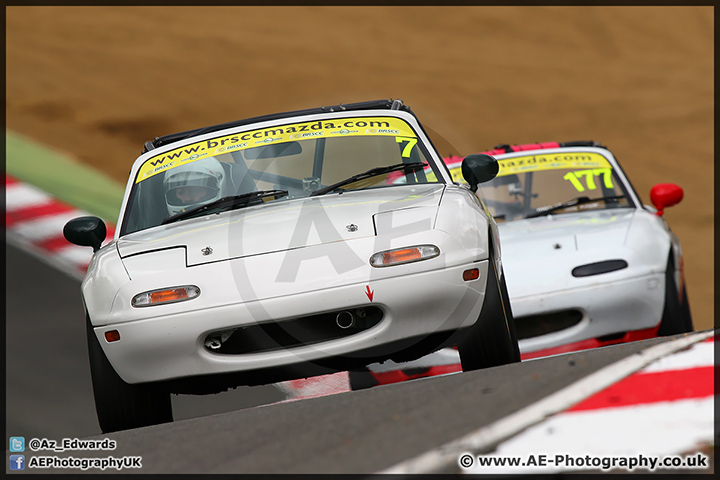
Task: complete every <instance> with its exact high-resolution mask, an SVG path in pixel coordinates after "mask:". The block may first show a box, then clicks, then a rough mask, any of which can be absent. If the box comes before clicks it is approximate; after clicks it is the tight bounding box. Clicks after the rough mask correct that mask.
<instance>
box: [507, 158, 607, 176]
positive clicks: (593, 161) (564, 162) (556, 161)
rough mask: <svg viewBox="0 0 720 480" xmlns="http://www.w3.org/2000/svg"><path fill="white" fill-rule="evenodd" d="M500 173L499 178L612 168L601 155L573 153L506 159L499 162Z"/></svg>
mask: <svg viewBox="0 0 720 480" xmlns="http://www.w3.org/2000/svg"><path fill="white" fill-rule="evenodd" d="M498 164H499V165H500V171H499V172H498V174H497V176H498V177H502V176H503V175H512V174H513V173H525V172H540V171H543V170H559V169H568V168H572V169H584V168H610V163H609V162H608V161H607V159H606V158H605V157H603V156H602V155H600V154H599V153H590V152H572V153H562V152H561V153H552V154H549V155H530V156H527V157H515V158H504V159H501V160H498Z"/></svg>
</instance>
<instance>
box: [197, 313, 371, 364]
mask: <svg viewBox="0 0 720 480" xmlns="http://www.w3.org/2000/svg"><path fill="white" fill-rule="evenodd" d="M382 318H383V311H382V310H381V309H380V308H378V307H362V308H349V309H346V310H337V311H334V312H327V313H321V314H317V315H310V316H307V317H299V318H293V319H289V320H282V321H280V322H268V323H262V324H258V325H248V326H245V327H239V328H237V329H233V330H223V331H217V332H212V333H210V334H208V336H207V337H206V338H205V348H206V349H207V350H208V351H210V352H213V353H224V354H230V355H238V354H244V353H259V352H271V351H274V350H282V349H285V348H293V347H300V346H304V345H312V344H315V343H320V342H327V341H330V340H337V339H339V338H345V337H349V336H351V335H355V334H356V333H360V332H363V331H365V330H368V329H370V328H372V327H374V326H375V325H377V324H378V323H380V321H381V320H382Z"/></svg>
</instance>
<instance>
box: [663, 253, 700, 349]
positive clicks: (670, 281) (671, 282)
mask: <svg viewBox="0 0 720 480" xmlns="http://www.w3.org/2000/svg"><path fill="white" fill-rule="evenodd" d="M692 331H693V323H692V315H691V314H690V302H689V301H688V297H687V290H686V289H685V282H683V288H682V295H681V292H680V291H679V290H678V287H677V284H676V282H675V261H674V257H673V254H672V252H670V258H668V264H667V268H666V269H665V306H664V307H663V313H662V320H661V321H660V328H659V329H658V332H657V334H658V336H660V337H664V336H667V335H675V334H678V333H688V332H692Z"/></svg>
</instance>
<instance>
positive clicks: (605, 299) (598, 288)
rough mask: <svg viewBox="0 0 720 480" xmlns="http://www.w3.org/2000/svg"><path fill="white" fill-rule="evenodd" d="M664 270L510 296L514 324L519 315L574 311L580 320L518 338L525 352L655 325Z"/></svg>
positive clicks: (659, 312) (661, 303)
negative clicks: (559, 327) (564, 327)
mask: <svg viewBox="0 0 720 480" xmlns="http://www.w3.org/2000/svg"><path fill="white" fill-rule="evenodd" d="M664 287H665V276H664V274H663V273H657V274H650V275H643V276H639V277H634V278H629V279H617V280H613V281H608V282H605V283H599V284H596V285H593V286H588V287H582V288H575V289H569V290H563V291H559V292H554V293H550V294H543V295H528V296H522V297H518V296H512V295H511V305H512V310H513V315H514V317H515V319H516V325H517V324H518V323H519V322H522V321H523V319H522V317H526V316H528V317H530V316H537V315H540V314H546V313H553V312H563V311H568V310H576V311H578V312H580V314H581V316H582V318H581V319H580V321H579V322H578V323H577V324H575V325H573V326H571V327H569V328H566V329H563V330H560V331H556V332H552V333H547V334H545V335H539V336H534V337H532V338H525V339H520V341H519V346H520V352H521V353H523V354H528V353H531V352H536V351H539V350H545V349H549V348H555V347H559V346H562V345H567V344H573V343H576V342H581V341H584V340H589V339H596V338H599V337H604V336H608V335H613V334H622V333H623V332H629V331H635V330H645V329H649V328H652V327H655V326H657V325H658V323H659V322H660V319H661V317H662V311H663V306H664V302H665V288H664Z"/></svg>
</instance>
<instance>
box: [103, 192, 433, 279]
mask: <svg viewBox="0 0 720 480" xmlns="http://www.w3.org/2000/svg"><path fill="white" fill-rule="evenodd" d="M443 188H444V185H443V184H432V185H415V186H402V187H395V188H382V189H369V190H361V191H354V192H346V193H343V194H340V195H339V194H328V195H323V196H317V197H308V198H301V199H292V200H284V201H278V202H273V203H268V204H265V205H259V206H254V207H246V208H242V209H238V210H233V211H229V212H224V213H222V214H210V215H205V216H201V217H197V218H193V219H188V220H184V221H180V222H176V223H172V224H168V225H161V226H158V227H155V228H151V229H147V230H142V231H140V232H136V233H133V234H129V235H125V236H123V237H121V238H120V239H119V240H118V242H117V248H118V252H119V253H120V256H121V257H122V258H123V259H125V258H128V257H132V256H135V255H139V254H143V253H149V252H153V251H162V250H167V249H171V248H178V247H182V248H185V249H186V264H187V266H193V265H199V264H203V263H210V262H217V261H222V260H227V259H232V258H242V257H247V256H252V255H261V254H266V253H272V252H278V251H285V250H289V249H296V248H303V247H308V246H312V245H320V244H327V243H332V242H337V241H349V240H353V239H357V238H362V237H368V236H374V235H375V225H374V216H375V215H377V214H378V213H383V212H389V211H394V210H400V209H407V208H414V209H417V210H418V212H419V213H420V212H421V211H422V215H425V216H429V217H430V218H432V219H433V220H434V217H435V213H436V211H437V207H438V205H439V203H440V198H441V196H442V191H443Z"/></svg>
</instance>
